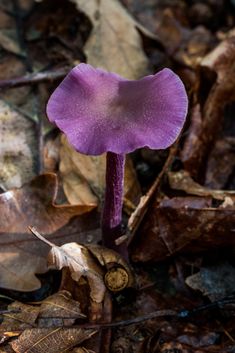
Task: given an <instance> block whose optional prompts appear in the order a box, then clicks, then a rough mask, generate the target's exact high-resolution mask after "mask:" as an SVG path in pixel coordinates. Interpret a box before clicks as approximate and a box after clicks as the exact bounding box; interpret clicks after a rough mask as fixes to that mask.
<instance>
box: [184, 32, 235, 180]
mask: <svg viewBox="0 0 235 353" xmlns="http://www.w3.org/2000/svg"><path fill="white" fill-rule="evenodd" d="M234 58H235V37H234V36H233V37H231V38H228V39H226V40H224V41H223V42H221V43H220V44H219V45H218V46H217V47H216V48H215V49H214V50H213V51H212V52H211V53H210V54H208V55H207V56H206V57H205V58H204V59H203V60H202V62H201V64H200V69H201V70H200V71H199V72H200V85H199V86H200V89H199V91H198V92H197V97H195V98H196V99H195V100H196V104H195V105H194V108H193V109H192V112H191V121H192V124H191V125H190V127H189V131H188V134H187V137H186V139H185V144H184V148H183V150H182V152H181V160H182V161H183V163H184V168H185V169H186V170H188V171H189V172H190V174H191V175H193V176H194V177H196V178H199V177H200V176H201V175H203V174H204V172H205V170H204V168H205V160H207V158H208V156H209V154H210V153H211V150H212V147H213V146H214V143H215V141H216V138H218V134H219V133H220V132H221V127H222V123H223V118H224V109H225V107H226V106H227V105H229V104H232V102H234V100H235V94H234V92H235V79H234V77H235V75H234V72H235V64H234V63H235V60H234ZM205 82H207V90H208V86H209V88H210V89H209V93H208V95H207V94H206V96H205V89H206V88H205ZM202 97H203V99H202ZM199 103H200V104H199Z"/></svg>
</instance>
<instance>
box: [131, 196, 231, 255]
mask: <svg viewBox="0 0 235 353" xmlns="http://www.w3.org/2000/svg"><path fill="white" fill-rule="evenodd" d="M152 207H153V209H152V210H151V212H149V213H148V214H147V218H146V219H147V221H146V222H143V223H142V226H141V227H140V229H139V230H138V233H137V236H136V237H135V241H134V242H133V244H131V254H132V259H133V260H134V261H151V260H152V261H153V260H154V261H159V260H163V259H166V258H167V257H169V256H172V255H173V254H176V253H184V254H185V253H188V254H189V253H197V252H201V251H205V250H211V249H215V248H221V247H226V246H233V245H234V229H235V217H234V206H233V205H232V206H230V207H228V208H227V207H225V208H223V207H218V208H213V207H212V198H211V197H196V196H191V197H190V196H187V197H172V198H171V199H168V198H165V199H163V200H162V201H160V202H159V200H158V201H155V203H154V204H153V205H152ZM153 210H154V211H153Z"/></svg>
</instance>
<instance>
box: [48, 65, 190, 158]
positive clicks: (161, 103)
mask: <svg viewBox="0 0 235 353" xmlns="http://www.w3.org/2000/svg"><path fill="white" fill-rule="evenodd" d="M187 108H188V98H187V94H186V91H185V88H184V85H183V83H182V81H181V80H180V78H179V77H178V76H177V75H176V74H175V73H174V72H173V71H171V70H170V69H163V70H162V71H160V72H158V73H157V74H155V75H149V76H145V77H144V78H142V79H140V80H136V81H134V80H127V79H124V78H122V77H120V76H119V75H117V74H115V73H110V72H106V71H104V70H102V69H95V68H93V67H92V66H91V65H88V64H79V65H78V66H76V67H75V68H74V69H72V70H71V71H70V72H69V74H68V75H67V76H66V77H65V79H64V80H63V81H62V82H61V84H60V85H59V86H58V87H57V88H56V90H55V91H54V93H53V94H52V95H51V97H50V99H49V101H48V104H47V115H48V118H49V120H50V121H51V122H54V123H55V124H56V125H57V126H58V128H59V129H60V130H61V131H63V132H64V133H65V135H66V136H67V138H68V140H69V142H70V143H71V145H73V146H74V148H75V149H76V150H77V151H79V152H81V153H84V154H89V155H99V154H102V153H104V152H108V151H109V152H114V153H117V154H125V153H129V152H132V151H134V150H136V149H137V148H141V147H149V148H151V149H164V148H167V147H169V146H170V145H171V144H172V143H173V142H174V141H175V140H176V138H177V137H178V135H179V133H180V131H181V129H182V127H183V124H184V121H185V118H186V114H187Z"/></svg>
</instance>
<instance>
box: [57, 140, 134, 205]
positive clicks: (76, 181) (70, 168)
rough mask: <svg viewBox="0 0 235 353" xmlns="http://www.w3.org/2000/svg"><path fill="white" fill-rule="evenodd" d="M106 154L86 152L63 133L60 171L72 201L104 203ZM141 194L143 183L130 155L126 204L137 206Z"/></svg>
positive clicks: (127, 169)
mask: <svg viewBox="0 0 235 353" xmlns="http://www.w3.org/2000/svg"><path fill="white" fill-rule="evenodd" d="M105 169H106V155H105V154H103V155H101V156H98V157H97V156H86V155H84V154H81V153H79V152H77V151H75V150H74V148H73V147H72V146H71V145H70V144H69V143H68V141H67V139H66V137H65V136H64V135H62V137H61V148H60V173H61V178H62V182H63V189H64V193H65V195H66V197H67V199H68V201H69V202H70V203H71V204H72V205H74V204H75V205H79V204H81V205H83V204H88V203H94V204H96V205H100V204H101V203H102V200H103V196H104V189H105ZM140 196H141V190H140V185H139V183H138V180H137V176H136V173H135V170H134V167H133V164H132V161H131V158H130V157H129V156H127V159H126V166H125V181H124V207H125V208H128V202H129V203H131V204H132V206H133V207H134V206H135V205H136V204H137V202H138V200H139V198H140Z"/></svg>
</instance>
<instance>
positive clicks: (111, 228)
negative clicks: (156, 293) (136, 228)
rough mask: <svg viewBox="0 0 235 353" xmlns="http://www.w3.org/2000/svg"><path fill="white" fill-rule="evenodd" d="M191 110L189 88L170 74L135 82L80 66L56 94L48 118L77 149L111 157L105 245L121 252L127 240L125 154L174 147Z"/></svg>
mask: <svg viewBox="0 0 235 353" xmlns="http://www.w3.org/2000/svg"><path fill="white" fill-rule="evenodd" d="M187 107H188V99H187V94H186V91H185V88H184V85H183V83H182V81H181V80H180V78H179V77H178V76H177V75H176V74H174V73H173V72H172V71H171V70H170V69H163V70H162V71H160V72H158V73H157V74H155V75H150V76H146V77H144V78H142V79H140V80H137V81H132V80H127V79H124V78H122V77H120V76H119V75H117V74H115V73H110V72H106V71H104V70H102V69H95V68H93V67H92V66H90V65H88V64H79V65H78V66H76V67H75V68H74V69H72V70H71V71H70V73H69V74H68V75H67V76H66V77H65V79H64V80H63V81H62V83H61V84H60V85H59V86H58V87H57V89H56V90H55V91H54V93H53V94H52V95H51V97H50V99H49V102H48V105H47V115H48V118H49V120H50V121H51V122H54V123H55V124H56V125H57V126H58V128H59V129H60V130H61V131H63V132H64V133H65V135H66V136H67V138H68V140H69V142H70V143H71V145H73V147H74V148H75V149H76V150H77V151H79V152H81V153H84V154H88V155H100V154H102V153H104V152H107V167H106V192H105V202H104V207H103V216H102V232H103V244H104V245H105V246H107V247H110V248H113V249H116V250H117V245H116V243H115V240H116V239H117V238H118V237H119V236H120V235H121V220H122V196H123V177H124V163H125V154H126V153H129V152H132V151H134V150H136V149H137V148H141V147H148V148H151V149H165V148H167V147H169V146H170V145H171V144H172V143H173V142H174V141H175V140H176V138H177V137H178V135H179V133H180V131H181V129H182V127H183V125H184V121H185V117H186V114H187ZM122 248H123V245H122ZM122 250H123V249H122Z"/></svg>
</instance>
